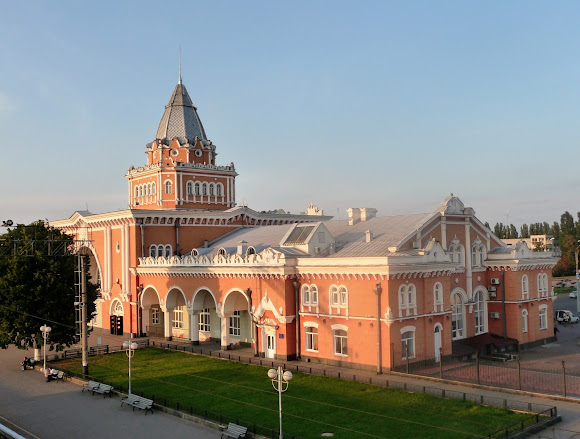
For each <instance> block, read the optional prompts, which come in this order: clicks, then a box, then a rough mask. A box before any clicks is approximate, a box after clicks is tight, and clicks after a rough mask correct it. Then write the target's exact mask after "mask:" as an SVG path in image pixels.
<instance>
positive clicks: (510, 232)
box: [508, 224, 518, 239]
mask: <svg viewBox="0 0 580 439" xmlns="http://www.w3.org/2000/svg"><path fill="white" fill-rule="evenodd" d="M517 237H518V230H517V229H516V226H514V225H513V224H510V226H509V228H508V238H510V239H514V238H517Z"/></svg>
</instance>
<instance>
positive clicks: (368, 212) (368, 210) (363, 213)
mask: <svg viewBox="0 0 580 439" xmlns="http://www.w3.org/2000/svg"><path fill="white" fill-rule="evenodd" d="M375 216H377V209H373V208H372V207H361V208H360V220H361V222H364V221H367V220H370V219H371V218H374V217H375Z"/></svg>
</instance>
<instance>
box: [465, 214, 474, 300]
mask: <svg viewBox="0 0 580 439" xmlns="http://www.w3.org/2000/svg"><path fill="white" fill-rule="evenodd" d="M470 231H471V225H470V224H469V218H465V284H466V285H465V288H466V290H467V291H466V292H467V298H468V299H469V300H471V299H472V297H473V280H472V279H473V274H472V272H471V264H472V261H471V234H470Z"/></svg>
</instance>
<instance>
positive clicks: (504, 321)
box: [500, 271, 507, 340]
mask: <svg viewBox="0 0 580 439" xmlns="http://www.w3.org/2000/svg"><path fill="white" fill-rule="evenodd" d="M504 275H505V272H504V271H502V272H501V275H500V276H501V313H502V320H503V338H504V340H507V320H506V315H505V282H504Z"/></svg>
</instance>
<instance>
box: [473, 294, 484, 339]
mask: <svg viewBox="0 0 580 439" xmlns="http://www.w3.org/2000/svg"><path fill="white" fill-rule="evenodd" d="M483 299H484V297H483V293H482V292H481V291H478V292H477V293H475V296H474V297H473V301H474V302H475V304H474V306H473V315H474V317H475V335H478V334H483V333H484V332H485V303H484V301H483Z"/></svg>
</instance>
